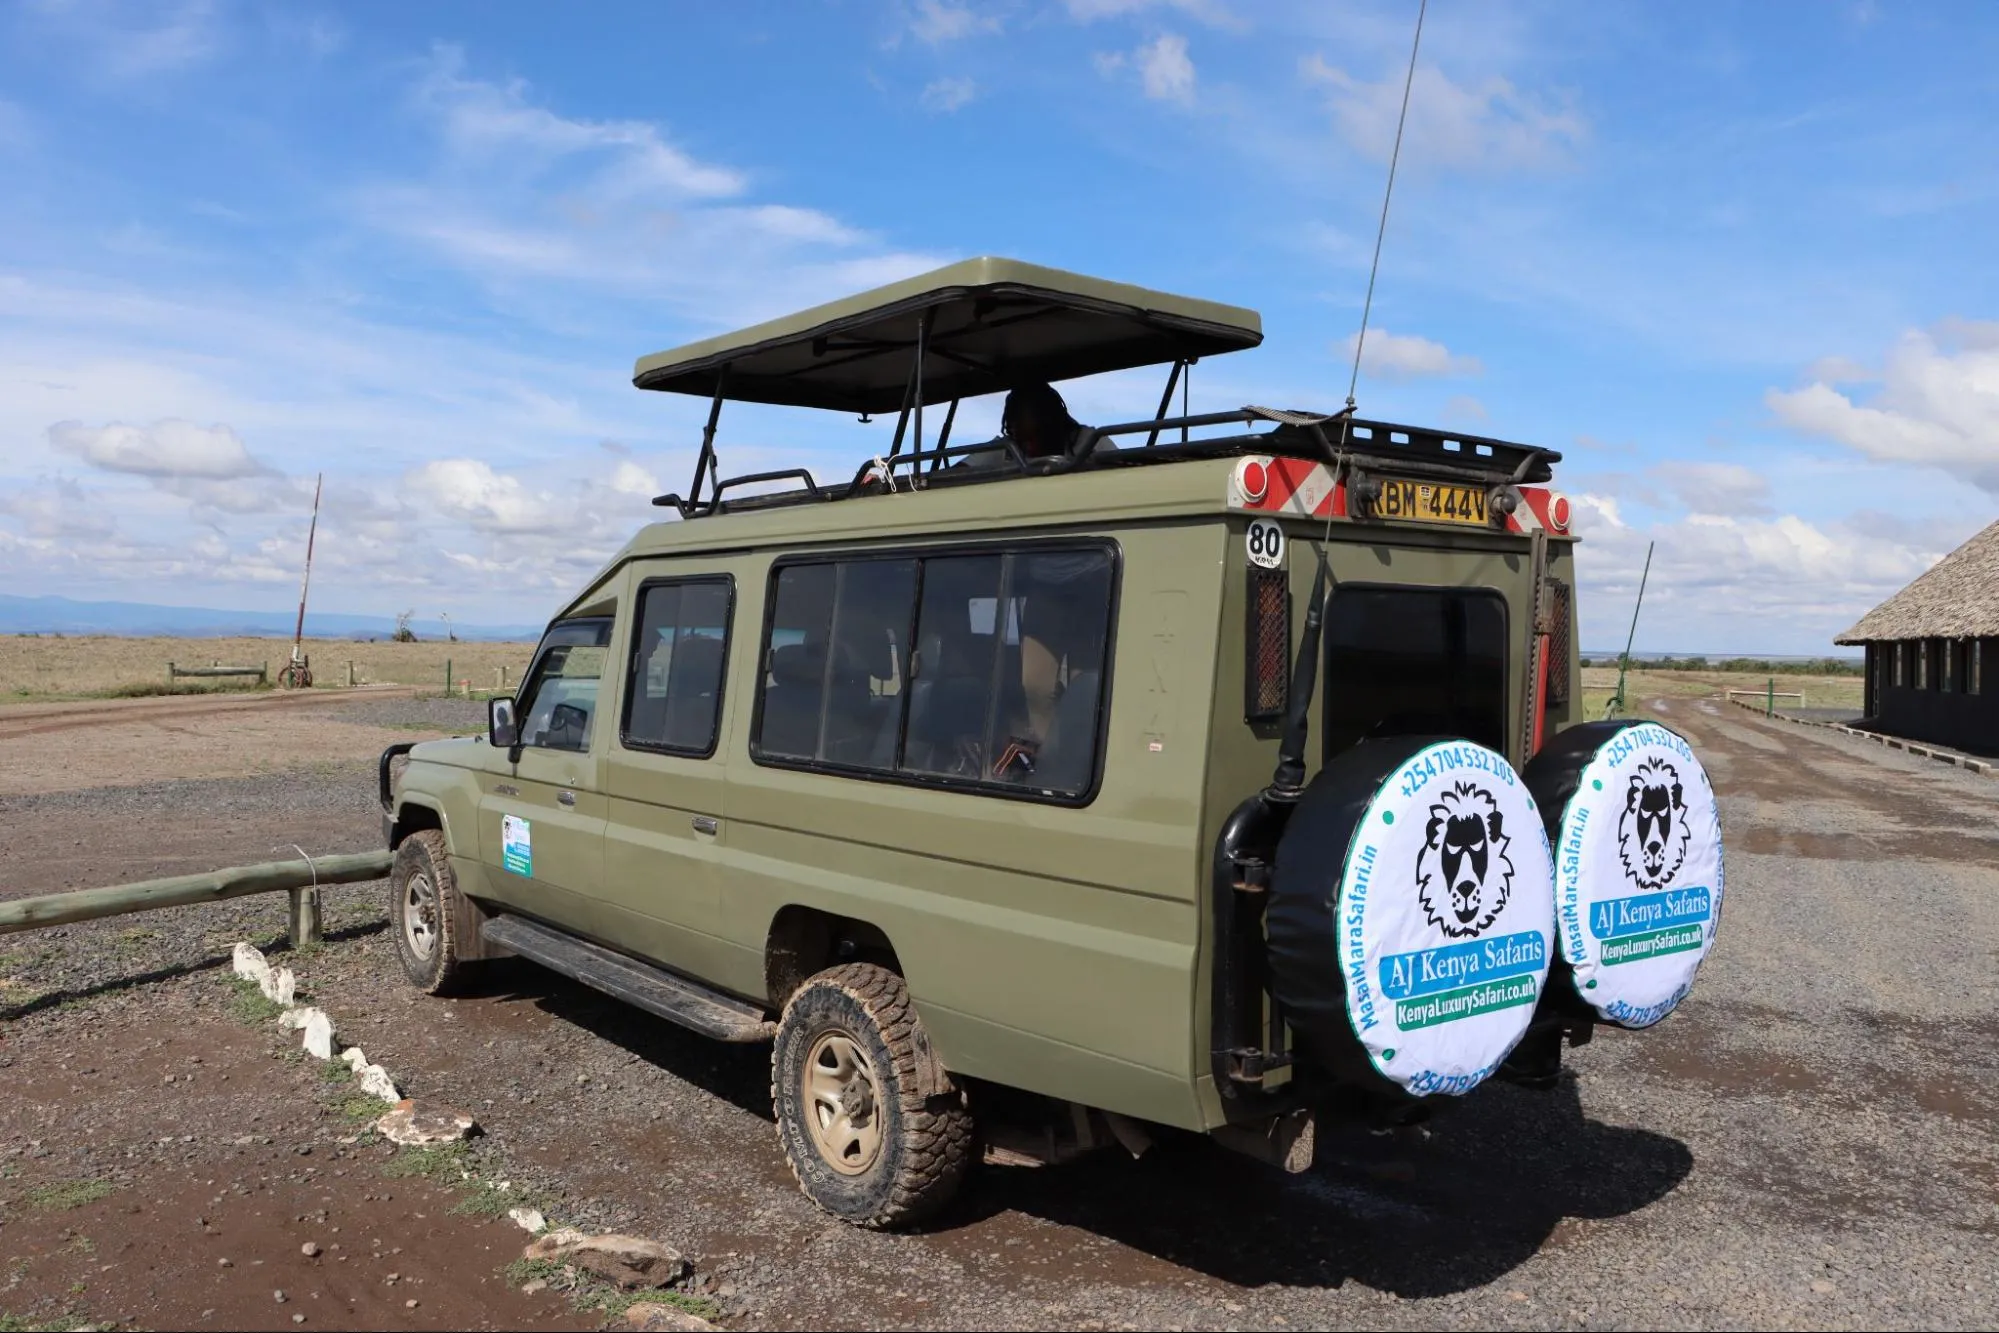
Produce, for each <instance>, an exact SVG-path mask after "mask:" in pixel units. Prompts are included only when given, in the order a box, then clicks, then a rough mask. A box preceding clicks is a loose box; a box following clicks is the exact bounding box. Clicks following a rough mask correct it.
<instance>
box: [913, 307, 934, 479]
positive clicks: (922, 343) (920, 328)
mask: <svg viewBox="0 0 1999 1333" xmlns="http://www.w3.org/2000/svg"><path fill="white" fill-rule="evenodd" d="M936 313H937V307H935V306H931V307H930V308H929V309H927V310H925V311H924V312H923V313H922V314H921V315H918V316H917V317H916V447H915V448H913V449H911V450H910V451H909V452H910V454H911V456H912V457H918V458H920V457H922V455H923V358H924V357H925V356H926V355H928V353H929V351H930V317H931V316H932V315H934V314H936Z"/></svg>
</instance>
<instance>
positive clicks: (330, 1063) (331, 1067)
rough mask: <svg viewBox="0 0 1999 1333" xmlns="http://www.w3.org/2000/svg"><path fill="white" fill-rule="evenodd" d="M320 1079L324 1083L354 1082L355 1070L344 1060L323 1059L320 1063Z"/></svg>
mask: <svg viewBox="0 0 1999 1333" xmlns="http://www.w3.org/2000/svg"><path fill="white" fill-rule="evenodd" d="M319 1079H320V1082H322V1083H352V1082H353V1081H354V1071H353V1070H351V1069H349V1068H348V1067H347V1065H346V1063H345V1062H344V1061H340V1060H322V1061H321V1062H320V1065H319Z"/></svg>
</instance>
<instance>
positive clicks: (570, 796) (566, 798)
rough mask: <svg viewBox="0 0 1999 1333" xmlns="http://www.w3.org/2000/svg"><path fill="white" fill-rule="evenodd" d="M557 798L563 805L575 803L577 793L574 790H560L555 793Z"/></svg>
mask: <svg viewBox="0 0 1999 1333" xmlns="http://www.w3.org/2000/svg"><path fill="white" fill-rule="evenodd" d="M555 799H556V801H557V802H558V803H559V804H562V805H575V804H576V793H575V792H573V791H559V792H557V793H556V794H555Z"/></svg>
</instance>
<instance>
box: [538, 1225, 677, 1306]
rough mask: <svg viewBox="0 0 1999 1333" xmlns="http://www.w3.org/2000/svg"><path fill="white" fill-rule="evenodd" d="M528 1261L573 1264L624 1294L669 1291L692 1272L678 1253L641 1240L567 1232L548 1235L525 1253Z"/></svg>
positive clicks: (569, 1229)
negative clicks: (658, 1289) (646, 1289)
mask: <svg viewBox="0 0 1999 1333" xmlns="http://www.w3.org/2000/svg"><path fill="white" fill-rule="evenodd" d="M525 1254H526V1257H527V1258H529V1259H547V1260H551V1261H553V1262H555V1263H565V1264H574V1265H576V1267H578V1268H581V1269H584V1270H585V1271H587V1272H591V1273H595V1274H596V1275H597V1276H598V1277H601V1278H603V1279H605V1280H606V1281H608V1282H615V1283H617V1284H618V1285H619V1286H621V1287H623V1288H624V1289H625V1290H627V1291H634V1290H637V1289H638V1288H640V1287H670V1286H672V1285H673V1284H674V1283H676V1282H679V1281H681V1280H683V1279H684V1278H686V1277H687V1275H688V1274H689V1273H691V1272H693V1271H694V1266H693V1265H692V1264H690V1263H688V1262H687V1260H686V1259H685V1258H683V1257H682V1256H681V1254H680V1251H678V1250H676V1249H673V1248H672V1247H671V1246H667V1245H662V1244H660V1243H659V1242H658V1241H656V1240H647V1239H645V1238H644V1237H642V1236H622V1235H617V1234H615V1233H613V1234H611V1235H608V1236H585V1235H583V1234H581V1233H580V1232H577V1231H575V1230H573V1229H571V1228H568V1227H564V1228H563V1229H562V1230H560V1231H555V1232H551V1233H549V1234H548V1235H546V1236H543V1237H542V1238H541V1239H540V1240H537V1241H535V1242H534V1243H532V1244H531V1245H529V1246H528V1247H527V1250H526V1251H525Z"/></svg>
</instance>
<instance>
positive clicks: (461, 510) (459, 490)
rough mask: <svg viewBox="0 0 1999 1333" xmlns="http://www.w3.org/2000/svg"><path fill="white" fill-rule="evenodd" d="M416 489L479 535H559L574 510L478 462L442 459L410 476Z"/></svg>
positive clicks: (413, 472) (437, 506)
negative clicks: (482, 533) (570, 510)
mask: <svg viewBox="0 0 1999 1333" xmlns="http://www.w3.org/2000/svg"><path fill="white" fill-rule="evenodd" d="M407 482H408V485H409V487H410V489H411V491H412V492H413V493H414V494H415V495H416V496H417V497H419V498H420V499H422V500H423V501H425V502H426V503H427V504H429V505H431V506H433V507H435V508H436V509H437V510H438V511H439V512H440V513H442V514H444V515H445V516H446V517H449V518H452V519H456V520H457V521H459V522H461V523H464V524H465V525H466V526H468V527H470V528H472V529H473V530H474V531H477V532H488V533H555V532H558V531H560V530H561V528H562V526H563V522H564V519H565V518H566V517H567V516H568V513H567V511H568V508H569V507H568V506H566V505H564V504H562V503H561V502H560V501H559V500H557V499H556V497H554V496H553V495H551V494H549V493H548V492H547V491H531V490H529V489H528V488H527V487H526V486H524V485H523V484H522V483H521V480H520V478H518V477H512V476H507V475H505V474H503V473H499V472H495V471H494V470H493V468H492V465H491V464H488V463H484V462H481V461H480V460H478V459H476V458H440V459H438V460H437V461H436V462H432V463H425V464H424V465H423V466H421V467H419V468H416V469H415V470H414V471H412V472H411V473H410V474H409V476H408V478H407Z"/></svg>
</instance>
